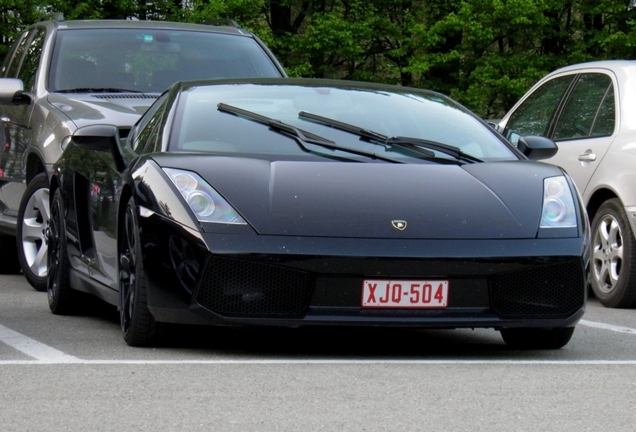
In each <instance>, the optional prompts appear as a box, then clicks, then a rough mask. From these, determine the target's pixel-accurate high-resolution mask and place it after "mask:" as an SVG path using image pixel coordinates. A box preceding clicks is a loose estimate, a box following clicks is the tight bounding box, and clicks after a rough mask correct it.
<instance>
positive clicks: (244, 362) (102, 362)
mask: <svg viewBox="0 0 636 432" xmlns="http://www.w3.org/2000/svg"><path fill="white" fill-rule="evenodd" d="M58 363H65V364H69V363H72V364H83V365H294V364H318V365H332V364H333V365H360V364H363V365H374V364H378V365H381V364H400V365H575V366H598V365H604V366H636V360H452V359H449V360H396V359H392V360H389V359H387V360H382V359H374V360H366V359H334V360H315V359H269V360H265V359H261V360H257V359H254V360H78V361H73V362H69V361H65V362H51V361H49V362H42V361H31V360H0V366H2V365H37V364H40V365H42V364H45V365H50V364H58Z"/></svg>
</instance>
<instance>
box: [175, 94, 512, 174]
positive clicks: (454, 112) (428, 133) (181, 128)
mask: <svg viewBox="0 0 636 432" xmlns="http://www.w3.org/2000/svg"><path fill="white" fill-rule="evenodd" d="M411 90H412V89H408V90H405V91H404V92H403V93H393V92H390V91H382V90H377V89H372V90H364V89H355V88H341V89H334V88H319V87H301V86H295V85H264V86H257V85H242V86H238V85H215V86H201V87H194V88H190V89H187V90H185V91H184V92H183V93H182V95H181V96H180V100H179V109H178V114H177V116H176V118H175V122H174V124H175V125H177V126H176V130H175V133H174V135H173V136H172V137H171V142H170V148H171V150H172V151H204V152H221V153H233V154H237V153H238V154H250V155H256V154H263V155H270V156H271V155H277V156H276V157H278V155H286V156H294V157H297V156H299V155H305V156H306V155H307V152H306V151H305V150H304V149H302V148H301V146H299V145H298V142H297V140H296V139H294V138H291V137H289V136H286V135H285V134H281V133H277V132H275V131H274V130H273V129H270V128H268V126H267V125H263V124H261V123H258V122H256V121H254V120H250V119H247V118H245V117H242V116H237V115H234V114H228V113H227V112H222V111H220V110H219V109H218V104H219V103H224V104H227V105H231V106H234V107H237V108H241V109H243V110H247V111H251V112H253V113H258V114H260V115H262V116H267V117H269V118H272V119H275V120H279V121H282V122H284V123H286V124H289V125H292V126H294V127H297V128H299V129H302V130H304V131H305V132H308V133H312V134H315V135H318V136H320V137H322V138H325V139H327V140H330V141H333V142H334V143H336V144H337V145H340V146H345V147H348V148H352V149H356V150H359V151H364V152H367V153H372V154H374V153H377V154H378V155H383V156H386V157H391V158H398V159H404V160H405V161H407V162H413V161H414V160H415V159H414V157H413V156H414V155H413V154H412V153H409V152H408V151H402V150H400V149H399V148H398V147H397V146H396V147H389V146H385V145H383V144H381V143H375V142H374V143H371V142H369V141H368V140H364V139H361V138H360V136H359V135H357V134H354V133H348V132H344V131H342V130H338V129H336V128H334V127H330V126H327V125H324V124H321V123H319V122H315V121H311V120H308V119H307V118H302V117H301V116H299V113H300V112H301V111H304V112H307V113H311V114H315V115H319V116H322V117H328V118H330V119H335V120H338V121H340V122H346V123H349V124H351V125H355V126H356V127H358V128H362V129H366V130H372V131H374V132H377V133H380V134H383V135H386V136H387V137H399V136H402V137H413V138H421V139H425V140H430V141H435V142H439V143H443V144H448V145H451V146H454V147H458V148H460V149H461V150H462V151H463V152H464V153H467V154H469V155H472V156H475V157H478V158H480V159H485V160H503V159H508V160H510V159H515V158H516V157H515V156H514V154H513V153H512V151H511V150H510V149H509V148H508V147H507V146H506V145H505V144H504V143H503V142H502V141H501V140H499V138H497V137H496V136H495V134H494V133H493V131H492V129H491V128H490V127H488V126H487V125H485V124H483V123H481V122H480V121H479V120H478V119H477V118H475V117H474V116H473V115H471V114H470V113H468V112H467V111H465V110H464V109H463V108H461V107H460V106H459V105H457V104H455V103H454V102H452V101H451V100H449V99H447V98H444V97H443V96H441V95H438V94H435V93H430V92H424V91H422V92H416V91H412V92H411ZM307 147H309V148H311V151H312V152H314V154H320V155H321V156H324V155H329V156H331V157H351V155H350V154H349V155H343V154H342V153H339V152H336V153H335V154H334V152H333V151H329V150H327V151H325V149H324V148H322V147H317V146H314V145H308V146H307ZM436 155H437V156H439V157H445V158H450V157H449V156H448V155H444V154H442V153H441V152H440V153H439V154H438V153H436ZM367 159H368V158H367Z"/></svg>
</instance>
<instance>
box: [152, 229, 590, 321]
mask: <svg viewBox="0 0 636 432" xmlns="http://www.w3.org/2000/svg"><path fill="white" fill-rule="evenodd" d="M143 224H144V225H147V226H145V227H144V226H142V233H146V234H144V235H143V237H142V244H143V245H144V246H143V247H144V257H145V259H144V263H145V267H146V271H147V273H148V287H147V289H148V297H147V299H148V306H149V309H150V311H151V313H152V314H153V315H154V317H155V319H157V320H158V321H162V322H172V323H187V324H216V325H273V326H294V327H296V326H305V325H355V326H361V325H372V326H403V327H422V328H461V327H464V328H472V327H483V328H486V327H490V328H510V327H544V328H552V327H571V326H574V325H575V324H576V323H577V322H578V320H579V319H580V318H581V317H582V315H583V313H584V309H585V300H586V298H587V292H586V285H587V284H586V279H585V278H586V276H585V268H586V262H585V256H586V254H585V242H584V241H583V239H582V238H570V239H530V240H453V241H424V240H412V241H411V240H407V241H405V240H379V239H324V238H297V237H293V238H290V237H284V236H258V235H255V234H248V235H244V234H214V233H204V234H201V233H193V232H189V231H187V230H186V229H184V228H182V227H178V226H176V225H171V226H167V225H164V226H162V229H161V230H157V227H156V226H151V225H153V222H152V221H151V220H145V221H143ZM148 233H153V234H148ZM157 233H160V234H157ZM365 279H382V280H386V279H390V280H446V281H448V284H449V301H448V304H447V306H446V307H444V308H443V309H406V310H405V309H379V308H374V309H368V308H363V307H362V306H361V298H362V286H363V281H364V280H365Z"/></svg>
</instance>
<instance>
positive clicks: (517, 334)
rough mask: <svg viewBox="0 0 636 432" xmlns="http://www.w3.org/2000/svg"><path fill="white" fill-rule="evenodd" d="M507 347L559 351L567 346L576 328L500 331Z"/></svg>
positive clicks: (510, 329) (511, 329)
mask: <svg viewBox="0 0 636 432" xmlns="http://www.w3.org/2000/svg"><path fill="white" fill-rule="evenodd" d="M499 332H500V333H501V337H502V338H503V340H504V342H506V345H508V346H509V347H511V348H517V349H524V350H525V349H559V348H562V347H564V346H565V345H567V343H568V342H569V341H570V339H571V338H572V334H573V333H574V327H560V328H553V329H542V328H509V329H501V330H500V331H499Z"/></svg>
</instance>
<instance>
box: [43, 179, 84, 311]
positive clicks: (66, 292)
mask: <svg viewBox="0 0 636 432" xmlns="http://www.w3.org/2000/svg"><path fill="white" fill-rule="evenodd" d="M64 220H65V215H64V202H63V200H62V192H61V190H59V189H58V190H56V191H55V193H54V194H53V201H52V202H51V218H50V219H49V221H48V228H47V232H46V237H47V241H48V248H49V251H48V257H47V263H48V269H49V271H48V275H47V297H48V300H49V308H50V309H51V312H53V313H54V314H57V315H65V314H70V313H74V312H76V311H77V308H78V301H77V297H78V295H79V293H78V292H77V291H74V290H73V289H72V288H71V286H70V263H69V258H68V254H67V253H66V231H65V228H64Z"/></svg>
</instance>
